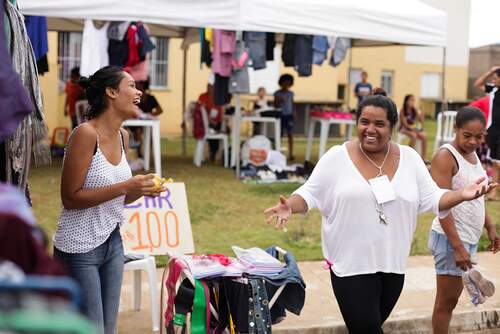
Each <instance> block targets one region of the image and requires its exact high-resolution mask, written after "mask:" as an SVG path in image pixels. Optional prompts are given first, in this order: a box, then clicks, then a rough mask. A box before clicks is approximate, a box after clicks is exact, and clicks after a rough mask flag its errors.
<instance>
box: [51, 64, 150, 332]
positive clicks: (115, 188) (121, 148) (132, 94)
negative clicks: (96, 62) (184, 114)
mask: <svg viewBox="0 0 500 334" xmlns="http://www.w3.org/2000/svg"><path fill="white" fill-rule="evenodd" d="M80 84H81V85H82V87H83V88H85V91H86V96H87V99H88V101H89V107H90V108H89V110H88V114H87V117H88V119H89V121H88V122H86V123H83V124H82V125H80V126H78V127H77V128H76V129H75V130H73V132H72V133H71V136H70V139H69V141H68V144H67V148H66V152H65V157H64V160H63V167H62V175H61V200H62V210H61V214H60V217H59V221H58V225H57V230H56V233H55V235H54V257H56V258H57V259H58V260H60V261H61V262H62V263H63V265H64V267H65V268H66V269H67V270H68V272H69V273H70V275H71V277H73V278H74V279H75V280H76V281H77V282H78V283H79V284H80V286H81V288H82V298H83V311H84V313H85V314H86V315H87V316H88V317H89V318H90V320H92V321H93V322H94V323H95V324H96V326H97V327H98V330H99V333H105V334H114V333H115V331H116V323H117V316H118V306H119V303H120V290H121V285H122V278H123V264H124V254H123V243H122V238H121V235H120V226H121V225H122V224H123V222H124V219H125V218H124V213H123V210H124V205H125V204H128V203H132V202H134V201H136V200H137V199H139V198H140V197H142V196H144V195H148V196H153V197H156V196H158V195H159V191H158V190H156V188H155V187H154V182H153V180H152V179H153V178H154V174H149V175H136V176H134V177H133V176H132V172H131V170H130V167H129V165H128V163H127V159H126V157H125V156H126V152H127V150H128V141H129V137H128V133H127V132H126V131H125V130H124V129H122V128H121V125H122V123H123V122H124V121H125V120H127V119H131V118H137V117H138V116H139V113H140V110H139V107H138V106H137V105H138V104H139V102H140V100H141V94H142V93H141V92H140V91H139V90H138V89H136V87H135V82H134V80H133V78H132V77H131V76H130V74H128V73H126V72H124V71H123V69H122V68H120V67H116V66H106V67H103V68H101V69H100V70H98V71H97V72H96V73H94V75H92V76H91V77H90V78H85V77H82V78H81V79H80Z"/></svg>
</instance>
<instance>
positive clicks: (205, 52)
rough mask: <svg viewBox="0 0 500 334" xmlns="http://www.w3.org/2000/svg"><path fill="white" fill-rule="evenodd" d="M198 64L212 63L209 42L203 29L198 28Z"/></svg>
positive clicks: (208, 64)
mask: <svg viewBox="0 0 500 334" xmlns="http://www.w3.org/2000/svg"><path fill="white" fill-rule="evenodd" d="M200 44H201V54H200V66H201V65H202V64H206V65H207V66H208V67H210V66H211V65H212V52H211V51H210V42H209V41H207V39H206V38H205V29H203V28H200Z"/></svg>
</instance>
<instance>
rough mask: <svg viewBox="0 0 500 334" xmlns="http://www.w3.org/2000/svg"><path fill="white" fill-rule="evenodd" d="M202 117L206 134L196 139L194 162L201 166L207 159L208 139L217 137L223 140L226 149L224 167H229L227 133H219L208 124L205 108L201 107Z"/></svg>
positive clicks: (216, 138)
mask: <svg viewBox="0 0 500 334" xmlns="http://www.w3.org/2000/svg"><path fill="white" fill-rule="evenodd" d="M200 109H201V117H202V119H203V127H204V130H205V136H204V137H203V138H202V139H199V140H197V141H196V149H195V151H194V157H193V162H194V164H195V165H196V167H200V166H201V163H202V162H203V161H204V160H205V144H206V142H207V140H208V139H215V140H220V141H222V146H223V149H224V167H225V168H227V167H229V147H228V139H227V135H226V134H224V133H217V132H215V131H214V130H213V129H211V128H210V127H209V126H208V116H207V111H206V110H205V108H203V107H201V108H200Z"/></svg>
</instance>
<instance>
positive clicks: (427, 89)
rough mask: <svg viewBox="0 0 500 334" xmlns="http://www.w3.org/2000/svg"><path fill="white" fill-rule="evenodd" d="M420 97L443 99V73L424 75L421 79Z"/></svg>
mask: <svg viewBox="0 0 500 334" xmlns="http://www.w3.org/2000/svg"><path fill="white" fill-rule="evenodd" d="M420 97H422V98H427V99H439V98H441V73H423V74H422V77H421V79H420Z"/></svg>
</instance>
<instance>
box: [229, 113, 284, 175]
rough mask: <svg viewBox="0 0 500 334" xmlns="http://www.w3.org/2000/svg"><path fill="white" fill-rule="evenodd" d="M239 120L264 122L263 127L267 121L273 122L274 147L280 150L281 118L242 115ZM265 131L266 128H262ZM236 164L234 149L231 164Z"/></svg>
mask: <svg viewBox="0 0 500 334" xmlns="http://www.w3.org/2000/svg"><path fill="white" fill-rule="evenodd" d="M241 121H242V122H245V121H248V122H259V123H264V129H266V124H267V123H274V148H275V150H276V151H280V150H281V119H280V118H276V117H263V116H243V117H241ZM234 128H235V127H234V117H233V129H234ZM264 131H266V130H264ZM235 165H236V156H235V150H234V149H232V150H231V166H235Z"/></svg>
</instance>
